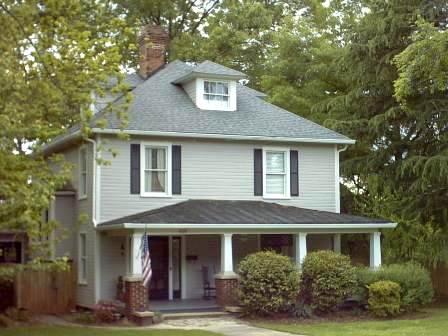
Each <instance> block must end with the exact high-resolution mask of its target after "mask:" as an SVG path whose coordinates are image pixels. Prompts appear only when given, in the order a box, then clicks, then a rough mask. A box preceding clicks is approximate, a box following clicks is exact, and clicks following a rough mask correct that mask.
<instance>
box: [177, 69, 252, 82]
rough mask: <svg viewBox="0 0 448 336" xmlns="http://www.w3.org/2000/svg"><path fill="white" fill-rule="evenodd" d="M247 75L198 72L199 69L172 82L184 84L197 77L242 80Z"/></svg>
mask: <svg viewBox="0 0 448 336" xmlns="http://www.w3.org/2000/svg"><path fill="white" fill-rule="evenodd" d="M246 77H247V76H246V75H243V74H241V75H229V74H214V73H207V72H198V71H191V72H189V73H188V74H186V75H184V76H181V77H179V78H177V79H175V80H174V81H172V82H171V83H173V84H182V83H186V82H189V81H191V80H193V79H196V78H216V79H222V80H240V79H244V78H246Z"/></svg>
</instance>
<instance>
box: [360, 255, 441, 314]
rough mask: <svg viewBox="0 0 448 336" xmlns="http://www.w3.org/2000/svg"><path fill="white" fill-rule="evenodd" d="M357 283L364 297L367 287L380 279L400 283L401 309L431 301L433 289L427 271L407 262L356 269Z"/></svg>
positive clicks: (414, 307) (413, 307) (412, 309)
mask: <svg viewBox="0 0 448 336" xmlns="http://www.w3.org/2000/svg"><path fill="white" fill-rule="evenodd" d="M357 277H358V283H359V285H360V290H361V293H362V294H363V296H364V298H367V295H368V293H367V287H368V286H369V285H371V284H373V283H374V282H377V281H380V280H389V281H393V282H396V283H397V284H399V285H400V288H401V290H400V297H401V309H402V310H404V311H414V310H416V309H418V308H419V307H421V306H424V305H426V304H428V303H431V302H432V299H433V296H434V290H433V288H432V282H431V277H430V275H429V272H428V271H427V270H426V269H424V268H423V267H422V266H420V265H417V264H414V263H407V264H395V265H389V266H383V267H381V268H380V269H378V270H371V269H368V268H362V269H358V271H357Z"/></svg>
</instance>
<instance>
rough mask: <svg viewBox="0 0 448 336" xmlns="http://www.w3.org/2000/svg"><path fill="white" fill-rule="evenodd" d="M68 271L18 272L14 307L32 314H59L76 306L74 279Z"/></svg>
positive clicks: (71, 270)
mask: <svg viewBox="0 0 448 336" xmlns="http://www.w3.org/2000/svg"><path fill="white" fill-rule="evenodd" d="M74 275H75V271H74V270H73V268H72V267H71V268H70V270H69V271H59V272H56V271H52V272H49V271H34V270H25V271H23V272H19V273H18V275H17V278H16V281H15V284H14V285H15V286H14V287H15V297H16V307H17V308H24V309H26V310H28V311H30V312H33V313H40V314H61V313H66V312H69V311H70V310H72V309H74V308H75V306H76V301H75V300H76V295H75V294H76V278H75V276H74Z"/></svg>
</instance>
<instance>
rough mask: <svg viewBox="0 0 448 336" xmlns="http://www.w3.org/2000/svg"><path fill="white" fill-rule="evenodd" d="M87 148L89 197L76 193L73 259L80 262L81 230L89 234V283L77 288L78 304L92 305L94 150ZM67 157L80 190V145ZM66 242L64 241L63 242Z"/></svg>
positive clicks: (73, 181)
mask: <svg viewBox="0 0 448 336" xmlns="http://www.w3.org/2000/svg"><path fill="white" fill-rule="evenodd" d="M85 146H86V148H87V198H85V199H81V200H78V196H77V195H75V211H74V216H75V217H74V218H73V221H72V223H73V225H74V228H73V230H72V233H73V235H74V237H73V244H74V255H73V260H74V262H75V264H76V266H77V267H78V265H77V262H78V253H79V251H78V249H79V242H78V234H79V232H85V233H86V234H87V256H88V257H87V284H82V285H78V288H77V290H76V294H77V304H79V305H84V306H91V305H94V304H95V294H94V282H95V262H94V261H95V260H94V250H95V235H96V232H95V229H94V227H93V224H92V190H93V189H92V185H93V183H92V176H93V175H92V174H93V161H92V160H93V150H92V146H91V145H90V144H86V145H85ZM63 154H64V156H65V159H66V161H67V162H68V163H71V164H72V165H73V168H72V178H71V184H72V186H73V187H74V188H75V190H79V170H78V169H79V146H74V147H71V148H69V149H67V150H66V151H64V152H63ZM81 217H82V218H84V219H85V220H84V221H80V220H79V219H80V218H81ZM61 244H64V242H61ZM60 249H62V247H56V250H60Z"/></svg>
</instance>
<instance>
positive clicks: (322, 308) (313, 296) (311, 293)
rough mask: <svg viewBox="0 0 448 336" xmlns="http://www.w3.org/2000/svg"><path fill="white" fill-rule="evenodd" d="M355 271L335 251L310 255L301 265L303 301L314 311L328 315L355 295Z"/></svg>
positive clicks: (348, 259) (345, 258) (347, 261)
mask: <svg viewBox="0 0 448 336" xmlns="http://www.w3.org/2000/svg"><path fill="white" fill-rule="evenodd" d="M354 288H356V274H355V268H354V267H353V266H352V265H351V263H350V258H349V257H347V256H344V255H341V254H339V253H335V252H332V251H319V252H312V253H309V254H308V255H307V256H306V257H305V260H304V262H303V265H302V275H301V282H300V297H301V299H302V300H303V302H304V303H305V304H307V305H310V306H311V308H312V309H313V311H315V312H318V313H326V312H329V311H332V310H334V309H335V308H336V307H337V305H338V304H340V303H342V302H343V300H344V299H345V298H347V297H348V296H350V295H351V294H352V293H353V290H354Z"/></svg>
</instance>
